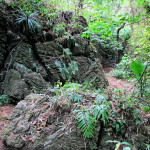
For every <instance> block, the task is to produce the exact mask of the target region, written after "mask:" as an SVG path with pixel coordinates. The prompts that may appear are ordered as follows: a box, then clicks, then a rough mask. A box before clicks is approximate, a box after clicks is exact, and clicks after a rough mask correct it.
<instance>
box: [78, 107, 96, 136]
mask: <svg viewBox="0 0 150 150" xmlns="http://www.w3.org/2000/svg"><path fill="white" fill-rule="evenodd" d="M75 112H76V115H75V120H77V124H78V128H79V129H80V130H81V132H83V137H84V138H90V137H92V136H93V135H94V129H95V119H94V118H93V117H92V116H91V115H90V114H89V111H88V110H86V109H84V110H76V111H75Z"/></svg>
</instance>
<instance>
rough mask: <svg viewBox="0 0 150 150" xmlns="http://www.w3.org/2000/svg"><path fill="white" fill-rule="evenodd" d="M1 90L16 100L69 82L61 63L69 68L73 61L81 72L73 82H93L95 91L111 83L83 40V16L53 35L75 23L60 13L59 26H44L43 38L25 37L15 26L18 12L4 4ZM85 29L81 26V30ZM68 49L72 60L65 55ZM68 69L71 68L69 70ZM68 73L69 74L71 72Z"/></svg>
mask: <svg viewBox="0 0 150 150" xmlns="http://www.w3.org/2000/svg"><path fill="white" fill-rule="evenodd" d="M0 13H1V16H0V37H1V38H0V83H1V86H0V91H1V94H6V95H8V96H10V97H12V98H14V99H16V100H17V101H19V100H21V99H23V98H24V97H25V96H26V95H27V94H29V93H30V91H36V92H37V93H40V92H42V90H43V89H46V88H47V86H52V85H53V84H54V83H55V82H57V81H58V80H59V81H61V82H63V83H64V82H65V81H66V80H68V79H67V78H66V79H64V78H63V77H62V72H61V71H60V68H59V67H58V66H56V61H59V62H60V63H61V65H62V67H63V66H66V68H67V69H68V68H69V65H70V64H71V62H72V61H73V62H76V63H77V65H78V69H77V70H78V71H76V72H75V74H72V77H71V81H78V82H84V81H85V80H87V81H89V82H92V84H93V85H94V86H95V87H96V88H101V87H106V86H107V85H108V81H107V79H106V77H105V75H104V72H103V69H102V66H101V57H97V56H98V55H97V52H96V51H95V49H94V48H93V47H91V46H90V44H89V42H90V40H89V39H86V38H81V36H80V34H81V33H82V32H83V31H84V28H83V27H86V26H87V23H86V20H85V18H84V17H82V16H80V17H79V18H78V20H76V23H77V24H78V27H76V28H75V27H72V26H69V27H68V26H66V27H65V29H63V30H65V32H68V35H64V31H62V30H60V31H59V34H57V33H56V32H54V31H55V30H54V29H55V28H56V26H57V25H58V24H61V23H64V24H67V22H69V23H70V24H73V23H74V22H72V13H71V12H63V13H62V14H60V17H59V23H57V24H56V25H54V26H53V27H52V28H50V29H49V28H46V27H45V26H43V27H42V30H43V32H45V34H44V35H45V36H44V37H43V35H42V34H41V35H39V36H36V35H30V37H29V36H25V35H23V34H22V33H21V32H20V30H19V26H18V24H16V10H15V9H13V8H11V7H8V6H7V5H6V4H3V3H1V6H0ZM81 26H82V27H81ZM66 49H69V51H70V54H69V59H68V58H66V56H65V54H64V52H65V50H66ZM68 70H69V69H68ZM68 70H66V72H67V71H68Z"/></svg>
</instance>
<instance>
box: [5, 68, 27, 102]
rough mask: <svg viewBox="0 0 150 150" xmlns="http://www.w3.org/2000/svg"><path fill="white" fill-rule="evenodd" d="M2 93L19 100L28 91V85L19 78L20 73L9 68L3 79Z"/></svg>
mask: <svg viewBox="0 0 150 150" xmlns="http://www.w3.org/2000/svg"><path fill="white" fill-rule="evenodd" d="M3 85H4V87H3V88H4V94H6V95H8V96H10V97H13V98H15V99H18V100H21V99H23V98H24V97H25V96H26V95H27V94H28V93H29V90H28V89H29V86H28V85H27V84H26V83H25V81H24V80H22V78H21V74H20V73H19V72H18V71H16V70H14V69H10V70H9V71H8V72H7V74H6V77H5V80H4V84H3Z"/></svg>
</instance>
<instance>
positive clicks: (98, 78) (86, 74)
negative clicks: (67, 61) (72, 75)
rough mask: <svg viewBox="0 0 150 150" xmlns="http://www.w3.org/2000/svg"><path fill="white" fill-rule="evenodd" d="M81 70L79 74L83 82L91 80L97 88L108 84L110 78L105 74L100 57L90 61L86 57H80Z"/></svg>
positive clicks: (79, 65)
mask: <svg viewBox="0 0 150 150" xmlns="http://www.w3.org/2000/svg"><path fill="white" fill-rule="evenodd" d="M77 62H78V67H79V72H78V73H77V76H78V77H79V78H80V80H81V82H84V81H86V80H87V81H89V82H90V83H92V85H93V86H94V87H96V88H102V87H103V88H104V87H107V86H108V80H107V78H106V77H105V75H104V72H103V69H102V66H101V63H100V61H99V59H96V60H95V62H90V61H89V59H88V58H86V57H78V61H77Z"/></svg>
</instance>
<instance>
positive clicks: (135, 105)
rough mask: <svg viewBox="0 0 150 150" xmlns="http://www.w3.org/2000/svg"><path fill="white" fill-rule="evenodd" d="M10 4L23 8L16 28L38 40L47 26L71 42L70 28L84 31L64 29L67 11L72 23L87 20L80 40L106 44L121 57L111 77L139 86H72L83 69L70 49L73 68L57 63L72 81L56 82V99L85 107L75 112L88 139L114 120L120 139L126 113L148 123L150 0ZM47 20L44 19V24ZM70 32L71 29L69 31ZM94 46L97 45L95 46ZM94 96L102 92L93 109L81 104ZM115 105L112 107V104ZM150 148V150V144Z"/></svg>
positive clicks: (38, 0) (17, 1) (35, 0)
mask: <svg viewBox="0 0 150 150" xmlns="http://www.w3.org/2000/svg"><path fill="white" fill-rule="evenodd" d="M6 2H7V3H8V5H9V6H10V7H13V8H15V7H18V8H19V12H18V16H17V19H16V24H19V25H20V30H21V32H22V33H23V34H24V35H26V36H27V37H28V36H30V35H31V34H32V35H35V36H37V35H38V34H42V35H43V37H44V34H45V32H44V31H43V30H41V26H47V27H49V28H52V27H53V25H54V24H55V26H54V28H53V31H54V32H55V33H56V35H57V36H58V37H59V38H70V33H72V31H70V30H69V26H74V28H78V26H80V25H78V24H76V23H74V24H70V21H69V20H68V23H67V24H64V23H61V24H60V23H59V22H58V18H59V14H60V13H62V12H66V11H68V12H72V13H73V18H72V21H74V20H76V19H78V18H79V16H83V17H84V18H85V19H86V20H87V23H88V27H86V28H85V27H83V26H80V28H83V29H84V32H83V33H82V34H81V35H80V36H81V37H82V38H87V39H90V40H91V41H96V42H98V43H100V45H101V47H104V48H105V49H108V50H109V51H112V52H113V53H115V55H116V57H115V58H114V61H113V64H114V63H115V67H114V68H113V69H112V71H111V72H109V76H112V77H115V78H117V79H121V80H126V81H128V82H131V83H133V85H134V86H133V87H132V88H131V89H130V91H123V89H102V88H101V87H100V88H99V89H96V88H95V87H94V86H93V85H92V84H91V83H89V82H87V81H85V82H84V83H83V84H82V85H81V84H78V83H70V80H71V78H72V76H73V75H74V74H75V73H76V71H77V70H78V66H77V64H76V62H74V61H71V59H70V55H71V53H70V51H69V50H67V49H66V51H64V53H63V55H64V56H65V58H67V59H68V62H69V66H68V67H67V66H65V65H64V66H62V65H61V64H60V62H56V66H57V67H58V69H59V70H60V72H61V74H62V78H63V79H65V80H67V82H66V83H64V85H62V83H61V82H59V81H58V82H57V83H55V88H56V96H54V97H53V99H52V100H53V101H54V103H57V101H56V99H57V98H58V97H60V95H61V98H62V99H63V98H64V101H66V100H65V98H66V97H67V98H68V97H69V99H70V101H72V103H75V104H76V105H77V103H79V105H78V106H77V107H76V109H75V110H74V115H75V116H74V118H75V120H76V122H77V126H78V128H79V129H80V130H81V131H82V132H83V137H84V138H85V139H88V138H91V137H93V136H94V129H95V124H96V122H98V121H99V120H102V122H103V125H104V126H105V125H106V126H109V124H108V120H109V119H110V120H111V121H112V122H113V123H112V126H113V127H114V129H115V132H116V136H117V135H118V134H120V133H121V130H122V128H123V126H124V124H126V122H125V120H123V119H122V116H123V114H128V115H129V114H130V113H132V115H133V116H134V118H135V121H136V125H137V126H138V125H139V124H141V122H142V120H140V119H139V118H140V117H139V114H140V113H141V112H142V113H143V114H144V115H149V113H150V1H149V0H12V1H9V0H7V1H6ZM41 17H42V18H44V19H40V18H41ZM57 22H58V23H57ZM65 28H68V32H66V31H65ZM106 41H107V42H106ZM90 44H91V46H94V45H92V44H93V43H92V42H91V43H90ZM122 49H123V51H122ZM110 59H111V56H110ZM104 63H105V62H103V64H104ZM106 67H107V66H106ZM89 93H90V94H93V95H94V93H96V96H95V101H94V102H93V104H90V105H91V106H90V107H88V106H86V105H84V104H83V105H81V101H82V96H83V95H84V96H86V95H87V96H88V95H89ZM62 95H63V97H62ZM66 95H67V96H66ZM0 100H1V101H0V104H1V105H2V104H4V103H6V104H7V103H9V101H8V100H7V95H1V96H0ZM109 101H112V102H111V103H109ZM130 110H132V111H130ZM121 114H122V116H121ZM115 121H116V122H115ZM108 142H110V143H114V145H116V150H119V147H120V146H121V145H126V146H125V147H124V150H131V149H132V145H131V144H130V143H128V142H126V141H108ZM144 144H145V145H146V146H147V147H148V146H149V143H144ZM93 149H94V148H93Z"/></svg>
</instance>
